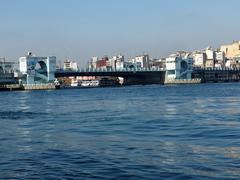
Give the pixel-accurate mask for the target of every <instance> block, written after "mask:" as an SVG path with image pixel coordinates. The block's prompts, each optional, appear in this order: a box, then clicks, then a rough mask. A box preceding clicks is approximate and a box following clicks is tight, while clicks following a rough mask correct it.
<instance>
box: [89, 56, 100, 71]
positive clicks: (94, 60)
mask: <svg viewBox="0 0 240 180" xmlns="http://www.w3.org/2000/svg"><path fill="white" fill-rule="evenodd" d="M97 61H98V57H92V59H91V60H90V61H89V62H88V68H89V69H96V68H97Z"/></svg>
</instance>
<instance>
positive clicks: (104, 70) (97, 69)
mask: <svg viewBox="0 0 240 180" xmlns="http://www.w3.org/2000/svg"><path fill="white" fill-rule="evenodd" d="M153 71H164V69H163V68H159V67H152V68H96V69H92V68H80V69H79V70H77V71H76V70H75V71H74V70H58V71H57V72H90V73H92V72H153Z"/></svg>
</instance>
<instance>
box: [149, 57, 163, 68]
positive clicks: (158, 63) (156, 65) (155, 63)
mask: <svg viewBox="0 0 240 180" xmlns="http://www.w3.org/2000/svg"><path fill="white" fill-rule="evenodd" d="M150 67H153V68H162V69H165V68H166V58H160V59H154V60H153V61H152V63H151V65H150Z"/></svg>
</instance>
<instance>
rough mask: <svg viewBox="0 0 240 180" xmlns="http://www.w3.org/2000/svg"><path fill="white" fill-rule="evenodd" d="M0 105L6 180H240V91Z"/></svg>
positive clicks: (60, 97)
mask: <svg viewBox="0 0 240 180" xmlns="http://www.w3.org/2000/svg"><path fill="white" fill-rule="evenodd" d="M0 99H1V104H0V179H240V84H239V83H235V84H234V83H233V84H230V83H229V84H200V85H186V86H160V85H153V86H129V87H120V88H97V89H72V90H71V89H68V90H56V91H32V92H1V93H0Z"/></svg>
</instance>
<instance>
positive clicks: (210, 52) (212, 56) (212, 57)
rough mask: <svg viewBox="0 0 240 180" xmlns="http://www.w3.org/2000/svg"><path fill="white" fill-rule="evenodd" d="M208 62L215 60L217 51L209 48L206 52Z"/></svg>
mask: <svg viewBox="0 0 240 180" xmlns="http://www.w3.org/2000/svg"><path fill="white" fill-rule="evenodd" d="M205 53H206V55H207V60H215V51H214V50H213V49H212V48H211V47H207V48H206V50H205Z"/></svg>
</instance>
